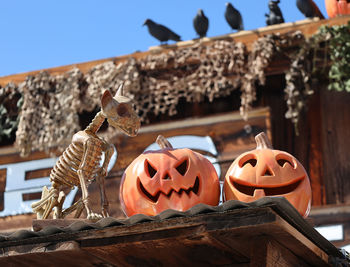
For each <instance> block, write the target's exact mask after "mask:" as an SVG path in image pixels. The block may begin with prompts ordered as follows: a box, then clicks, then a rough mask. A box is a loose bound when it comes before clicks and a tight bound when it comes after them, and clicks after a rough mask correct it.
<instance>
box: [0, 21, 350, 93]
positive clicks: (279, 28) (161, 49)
mask: <svg viewBox="0 0 350 267" xmlns="http://www.w3.org/2000/svg"><path fill="white" fill-rule="evenodd" d="M349 20H350V16H341V17H337V18H333V19H329V20H319V19H318V18H314V19H306V20H301V21H296V22H289V23H283V24H278V25H272V26H267V27H263V28H258V29H256V30H251V31H240V32H238V33H232V34H226V35H222V36H216V37H211V38H204V39H201V40H199V39H195V40H189V41H183V42H178V43H176V44H174V45H165V46H156V47H150V49H149V50H148V51H145V52H136V53H133V54H129V55H124V56H119V57H112V58H106V59H100V60H94V61H89V62H84V63H77V64H71V65H65V66H61V67H55V68H48V69H42V70H36V71H30V72H25V73H19V74H14V75H8V76H4V77H0V85H1V86H4V85H6V84H7V83H9V82H14V83H20V82H23V81H24V80H25V79H26V77H27V76H29V75H35V74H37V73H39V72H40V71H43V70H45V71H48V72H49V73H50V74H52V75H59V74H63V73H65V72H67V71H69V70H71V69H73V68H74V67H77V68H79V69H80V70H81V71H82V72H83V73H86V72H88V71H89V70H90V69H91V68H92V67H94V66H96V65H98V64H101V63H104V62H107V61H115V62H116V63H118V62H123V61H125V60H127V59H128V58H129V57H134V58H136V59H140V58H144V57H146V56H148V55H150V54H153V53H167V52H169V51H171V50H173V49H177V48H181V47H188V46H192V45H193V44H195V43H197V42H202V43H203V44H209V43H211V42H213V41H215V40H234V41H235V42H242V43H244V44H245V45H246V47H247V49H248V51H250V50H251V48H252V45H253V43H254V42H255V41H256V40H257V39H258V38H260V37H262V36H264V35H267V34H271V33H280V34H285V33H289V32H294V31H301V32H302V33H303V34H304V35H305V36H306V37H310V36H311V35H313V34H314V33H316V32H317V30H318V29H319V27H320V26H322V25H329V26H332V25H341V24H346V23H347V22H348V21H349Z"/></svg>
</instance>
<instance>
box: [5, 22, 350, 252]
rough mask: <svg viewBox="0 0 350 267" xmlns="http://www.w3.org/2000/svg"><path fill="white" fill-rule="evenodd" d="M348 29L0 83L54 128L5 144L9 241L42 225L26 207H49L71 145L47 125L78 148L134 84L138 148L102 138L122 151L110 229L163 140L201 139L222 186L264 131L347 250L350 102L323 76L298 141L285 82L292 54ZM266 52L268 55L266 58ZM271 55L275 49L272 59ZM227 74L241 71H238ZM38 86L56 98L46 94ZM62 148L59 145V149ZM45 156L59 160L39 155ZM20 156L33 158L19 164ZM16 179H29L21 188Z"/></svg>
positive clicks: (265, 33) (158, 51)
mask: <svg viewBox="0 0 350 267" xmlns="http://www.w3.org/2000/svg"><path fill="white" fill-rule="evenodd" d="M349 20H350V18H349V17H339V18H335V19H331V20H305V21H300V22H296V23H285V24H281V25H275V26H269V27H266V28H263V29H259V30H256V31H244V32H240V33H237V34H230V35H225V36H219V37H215V38H210V39H204V40H193V41H188V42H180V43H178V44H176V45H171V46H166V47H153V48H150V50H149V51H147V52H140V53H134V54H131V55H128V56H123V57H118V58H110V59H105V60H100V61H94V62H87V63H81V64H76V65H71V66H64V67H59V68H53V69H48V70H45V72H39V71H38V72H31V73H25V74H18V75H12V76H8V77H2V78H0V85H1V86H2V89H4V90H5V91H6V90H7V91H10V90H11V88H12V89H13V90H17V91H16V92H18V93H19V94H22V95H23V96H24V95H26V96H24V98H25V97H27V99H24V106H25V105H26V102H25V101H27V106H25V107H26V110H25V112H24V111H22V113H21V114H22V117H24V115H23V114H26V116H27V117H25V119H26V120H27V121H29V120H33V122H32V123H34V121H35V122H36V121H40V116H41V114H44V115H45V116H47V117H44V118H41V119H45V118H46V119H47V121H48V122H47V124H45V125H38V128H37V131H39V132H40V134H39V136H40V138H41V139H40V140H39V141H35V140H33V139H31V138H33V136H34V137H35V130H36V128H35V127H33V129H31V130H28V128H26V127H28V125H26V124H25V123H24V124H23V125H24V126H22V128H21V122H20V126H19V129H18V130H17V141H16V142H17V146H15V145H14V135H12V137H11V136H10V137H9V138H7V139H5V141H2V143H1V144H2V146H1V147H0V216H3V217H1V218H0V231H2V232H11V231H13V230H16V229H17V230H18V229H22V228H28V227H30V226H31V223H32V221H31V220H32V219H33V218H34V215H33V214H31V213H30V210H28V209H27V207H28V205H29V203H30V202H31V201H33V200H35V199H38V198H40V188H41V187H42V186H43V185H45V184H46V183H47V180H48V179H47V176H48V174H49V172H50V170H51V168H52V165H53V163H52V158H51V156H50V155H54V156H57V155H59V153H60V150H59V148H60V147H59V146H64V145H66V144H67V140H65V139H64V138H62V139H60V138H61V137H62V136H60V133H57V132H52V133H51V136H49V135H48V134H46V133H41V131H43V129H48V130H50V129H51V128H50V127H51V126H50V125H52V123H55V122H52V121H50V116H53V118H54V119H56V120H63V121H62V123H63V124H62V125H63V127H62V131H63V133H64V135H65V137H66V138H67V137H70V136H71V134H72V133H74V131H76V130H78V129H80V128H82V127H85V126H86V125H87V124H88V123H89V121H90V120H91V119H92V117H93V115H94V114H95V112H96V110H97V108H98V107H97V103H96V101H98V99H99V94H100V93H101V90H102V89H103V88H105V89H112V90H113V88H116V85H117V84H118V83H119V82H121V81H124V80H125V81H129V82H128V83H127V84H126V90H127V92H128V94H129V95H130V96H132V97H134V98H135V100H136V102H137V101H138V103H139V104H137V103H136V109H137V110H138V112H139V114H141V115H140V116H141V117H142V119H143V126H142V128H141V130H140V133H139V135H138V136H137V137H135V138H129V137H126V136H124V135H121V134H119V133H115V132H113V131H112V130H111V129H106V128H107V127H104V129H103V130H102V133H101V135H103V136H105V137H106V138H107V139H108V140H110V142H112V143H113V144H114V145H115V147H116V150H117V151H118V158H117V161H116V164H115V165H114V166H113V168H112V169H111V171H110V173H109V176H108V177H107V182H106V183H107V188H108V191H107V195H108V197H109V199H110V203H111V215H112V216H113V217H117V218H122V217H124V215H123V213H122V212H121V210H120V205H119V188H118V187H119V183H120V177H121V175H122V173H123V170H124V169H125V168H126V166H127V165H128V164H130V162H131V161H132V160H133V159H134V158H136V157H137V156H138V155H139V154H140V153H142V152H143V151H144V150H145V149H146V148H147V147H148V146H150V145H151V144H152V143H154V141H155V138H156V136H157V135H158V134H162V135H164V136H165V137H181V136H192V138H193V136H195V137H198V138H199V139H198V140H199V143H200V144H202V146H203V148H202V149H200V148H199V147H195V148H196V149H197V150H199V151H200V152H202V153H204V154H206V155H208V156H209V157H211V158H212V159H213V162H214V163H215V164H216V165H217V166H218V170H219V172H220V174H221V175H220V179H221V180H223V177H224V174H225V173H226V170H227V168H228V166H229V165H230V163H231V162H232V161H233V160H234V159H235V158H236V157H237V156H238V155H239V154H241V153H242V152H245V151H247V150H251V149H253V148H254V147H255V142H254V135H256V134H257V133H259V132H261V131H266V132H267V133H268V135H269V136H270V137H271V139H272V142H273V146H274V147H275V148H277V149H280V150H285V151H287V152H289V153H291V154H293V155H294V156H295V157H296V158H297V159H298V160H299V161H300V162H301V163H302V164H303V165H304V167H305V168H306V170H307V171H308V173H309V177H310V181H311V186H312V192H313V196H312V205H313V207H312V211H311V221H313V223H314V224H315V225H331V224H341V225H343V229H344V237H343V239H342V240H338V241H334V244H336V245H337V246H344V245H348V244H350V224H349V218H350V208H349V205H350V180H349V179H348V177H349V175H350V162H349V160H348V153H347V152H348V151H350V142H349V138H348V136H349V135H350V124H349V123H348V121H350V106H349V105H348V103H349V100H350V94H348V93H347V92H334V91H329V90H328V89H327V86H328V80H327V77H325V76H321V75H319V76H318V77H317V79H313V81H312V84H311V87H312V90H313V91H314V93H313V94H312V96H310V97H309V98H308V100H307V102H306V103H307V108H305V109H303V110H302V111H301V113H300V117H299V120H298V126H297V127H298V132H299V134H297V131H296V130H295V126H294V124H293V123H292V122H291V120H288V119H286V118H285V114H286V113H287V112H288V106H287V104H286V102H285V98H286V92H285V88H286V85H287V78H286V73H288V71H289V70H290V67H291V63H292V61H293V57H292V56H290V55H293V54H295V52H296V51H298V49H300V46H301V43H302V42H303V40H304V39H305V38H309V37H311V36H312V35H313V34H315V33H316V32H317V30H318V29H319V27H320V26H322V25H341V24H346V23H347V22H348V21H349ZM259 42H261V43H259ZM262 44H263V45H264V46H266V48H264V49H265V50H264V51H262V48H261V46H262ZM267 44H270V45H271V46H270V47H271V49H270V50H268V49H269V46H267ZM259 45H260V46H259ZM276 47H278V48H279V49H276ZM275 50H276V51H275ZM281 51H282V52H281ZM262 52H264V53H265V54H266V53H267V54H268V53H270V54H271V57H270V58H265V59H266V62H264V61H262V62H263V63H261V64H260V63H259V62H260V61H259V60H261V59H264V57H262V56H261V54H264V53H262ZM259 53H260V54H259ZM288 56H290V57H288ZM256 59H259V60H256ZM230 62H234V64H233V65H232V66H231V65H230ZM206 64H207V65H206ZM259 64H260V65H259ZM39 84H44V85H45V86H46V87H47V88H46V87H45V86H42V88H41V87H40V85H39ZM50 86H51V87H50ZM16 88H17V89H16ZM242 88H244V89H242ZM249 88H250V89H249ZM249 90H250V91H249ZM67 92H72V95H73V98H72V99H73V100H71V101H72V102H68V105H67V103H61V102H60V99H65V98H66V97H67V95H66V94H67ZM54 95H56V98H57V99H56V98H55V97H54ZM19 98H20V97H18V98H17V99H16V95H15V94H13V96H12V99H15V100H14V101H15V104H16V102H18V100H19ZM96 99H97V100H96ZM31 101H32V102H31ZM36 101H37V102H36ZM50 101H51V102H50ZM48 103H54V105H55V107H56V108H52V109H51V107H50V106H49V105H47V104H48ZM8 105H12V106H13V105H14V103H8ZM35 105H37V106H38V105H41V106H40V108H38V113H37V114H36V115H33V114H31V113H29V110H32V109H33V106H35ZM46 105H47V106H46ZM59 108H65V111H70V112H72V114H73V113H74V114H73V115H70V116H67V117H66V118H64V117H65V115H64V114H59ZM8 109H9V108H8ZM248 109H249V112H248V113H247V112H246V111H247V110H248ZM239 110H241V112H239ZM242 113H243V115H244V116H245V115H246V114H248V115H247V116H248V120H244V119H243V117H242V116H241V114H242ZM35 116H39V117H38V118H37V117H35ZM55 116H56V117H55ZM25 119H23V120H24V121H25ZM64 120H65V122H66V125H64ZM34 124H35V123H34ZM45 127H46V128H45ZM58 128H59V127H58ZM26 129H27V130H28V132H26ZM26 133H27V134H28V136H25V134H26ZM30 135H32V136H30ZM67 139H68V140H69V138H67ZM55 140H56V141H57V140H59V141H60V143H59V144H57V143H56V144H55V142H54V141H55ZM175 140H176V139H175ZM68 142H69V141H68ZM48 144H53V145H52V146H51V145H48ZM40 145H41V147H42V148H45V150H47V151H49V152H50V153H51V154H50V153H49V154H48V153H46V152H44V151H38V147H40ZM20 152H22V154H27V157H21V156H20ZM26 164H29V165H26ZM33 166H34V167H33ZM35 166H40V167H35ZM14 169H16V170H18V171H19V170H20V171H21V173H20V174H17V175H15V176H14V175H13V170H14ZM45 177H46V178H45ZM10 179H14V180H16V181H15V182H14V180H11V181H10ZM45 179H46V180H45ZM45 181H46V182H45ZM90 190H91V192H92V195H93V201H94V206H95V207H98V205H99V204H98V199H99V198H98V190H97V186H96V185H94V184H92V185H91V188H90ZM73 193H74V194H73V195H71V199H72V200H73V199H77V198H79V197H80V192H79V191H77V192H73ZM18 196H20V197H21V199H18ZM6 201H7V202H6ZM12 202H13V203H12ZM9 205H10V206H11V205H13V206H18V205H19V206H21V205H22V206H23V207H22V209H21V210H20V212H17V214H14V215H12V214H11V213H10V212H6V213H3V215H1V212H4V211H6V207H7V206H9Z"/></svg>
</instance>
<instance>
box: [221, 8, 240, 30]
mask: <svg viewBox="0 0 350 267" xmlns="http://www.w3.org/2000/svg"><path fill="white" fill-rule="evenodd" d="M225 19H226V21H227V23H228V24H229V25H230V26H231V28H232V29H233V30H237V31H241V30H243V28H244V27H243V20H242V16H241V13H239V11H238V10H237V9H235V8H234V7H233V5H232V4H231V3H226V10H225Z"/></svg>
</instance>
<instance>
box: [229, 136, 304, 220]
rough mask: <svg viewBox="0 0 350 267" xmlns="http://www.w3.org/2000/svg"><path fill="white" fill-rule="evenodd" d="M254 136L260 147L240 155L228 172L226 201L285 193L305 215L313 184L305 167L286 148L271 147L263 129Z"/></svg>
mask: <svg viewBox="0 0 350 267" xmlns="http://www.w3.org/2000/svg"><path fill="white" fill-rule="evenodd" d="M255 139H256V142H257V148H256V149H255V150H252V151H249V152H246V153H243V154H242V155H240V156H239V157H238V158H237V159H236V160H235V161H234V162H233V163H232V165H231V166H230V168H229V169H228V171H227V173H226V176H225V182H224V198H225V201H226V200H230V199H237V200H240V201H243V202H252V201H255V200H257V199H259V198H262V197H265V196H283V197H285V198H286V199H287V200H288V201H289V202H290V203H291V204H292V205H293V206H294V207H295V208H296V209H297V210H298V211H299V213H300V214H301V215H302V216H304V217H306V216H307V215H308V213H309V211H310V205H311V187H310V182H309V177H308V175H307V173H306V171H305V169H304V167H303V166H302V165H301V163H300V162H299V161H298V160H297V159H296V158H295V157H293V156H292V155H290V154H288V153H287V152H284V151H280V150H274V149H272V146H271V144H270V141H269V140H268V138H267V136H266V135H265V134H264V133H260V134H259V135H257V136H256V137H255Z"/></svg>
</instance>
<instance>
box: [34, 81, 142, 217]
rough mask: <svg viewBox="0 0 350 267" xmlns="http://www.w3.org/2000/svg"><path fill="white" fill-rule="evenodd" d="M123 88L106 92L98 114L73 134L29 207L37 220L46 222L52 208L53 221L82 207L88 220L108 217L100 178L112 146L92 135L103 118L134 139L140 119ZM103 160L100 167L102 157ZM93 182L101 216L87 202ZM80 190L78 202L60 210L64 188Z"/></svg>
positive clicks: (105, 197)
mask: <svg viewBox="0 0 350 267" xmlns="http://www.w3.org/2000/svg"><path fill="white" fill-rule="evenodd" d="M122 87H123V85H121V86H120V87H119V88H118V91H117V93H116V95H115V96H114V97H113V96H112V95H111V93H110V91H109V90H106V91H105V92H104V94H103V96H102V98H101V111H100V112H98V113H97V114H96V116H95V118H94V119H93V120H92V122H91V123H90V124H89V126H87V128H86V129H85V130H83V131H79V132H77V133H76V134H74V135H73V138H72V143H71V144H70V145H69V146H68V147H67V149H66V150H65V151H64V152H63V154H62V155H61V156H60V158H59V159H58V161H57V163H56V165H55V166H54V168H53V170H52V171H51V173H50V181H51V185H52V187H51V188H50V189H47V188H46V187H44V188H43V191H42V197H41V200H39V201H38V202H35V203H33V204H32V209H33V211H34V212H36V213H37V217H38V219H46V218H48V216H49V215H50V213H51V211H52V210H53V209H54V214H53V218H64V217H65V216H66V215H67V214H69V213H71V212H72V211H74V210H76V214H75V217H76V218H78V217H79V216H80V215H81V212H82V210H83V207H85V209H86V212H87V218H88V219H99V218H101V217H107V216H108V205H109V204H108V200H107V196H106V193H105V185H104V178H105V177H106V176H107V167H108V163H109V161H110V159H111V157H112V155H113V152H114V150H113V146H112V145H110V144H108V143H107V142H106V141H105V140H103V139H102V138H100V137H98V136H97V135H96V133H97V131H98V130H99V129H100V127H101V125H102V123H103V122H104V120H105V119H107V121H108V123H109V124H110V125H112V126H113V127H114V128H117V129H120V130H121V131H122V132H124V133H125V134H127V135H129V136H135V135H136V134H137V132H138V130H139V128H140V120H139V117H138V116H137V114H136V113H135V111H134V110H133V107H132V103H131V100H130V99H129V98H127V97H125V96H123V95H122V90H123V88H122ZM103 154H104V161H103V164H102V166H100V161H101V158H102V155H103ZM94 179H96V181H97V182H98V184H99V187H100V195H101V206H102V215H101V214H97V213H94V212H92V210H91V207H90V203H89V193H88V189H87V187H88V185H89V183H90V182H91V181H92V180H94ZM67 186H68V187H74V186H78V187H81V191H82V199H81V200H79V201H77V202H76V203H74V204H73V205H72V206H71V207H70V208H68V209H66V210H62V205H63V202H64V199H65V194H64V192H63V189H64V187H67Z"/></svg>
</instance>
